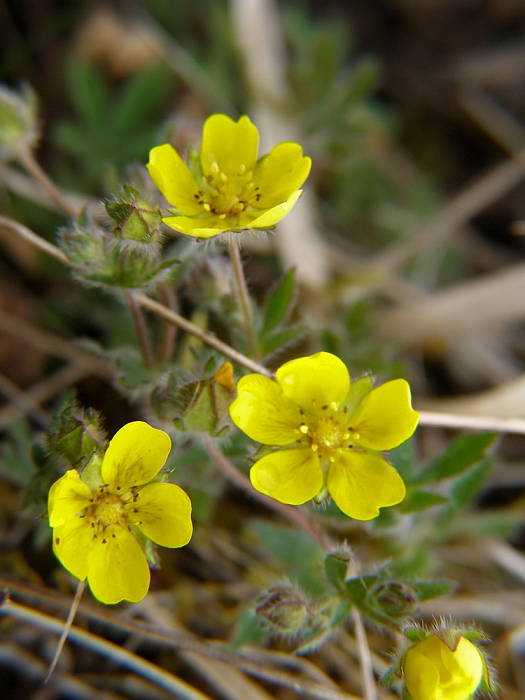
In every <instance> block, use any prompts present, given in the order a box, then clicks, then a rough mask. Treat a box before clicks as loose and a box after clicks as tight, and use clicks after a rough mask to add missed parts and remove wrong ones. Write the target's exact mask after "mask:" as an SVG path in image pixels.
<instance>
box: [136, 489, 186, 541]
mask: <svg viewBox="0 0 525 700" xmlns="http://www.w3.org/2000/svg"><path fill="white" fill-rule="evenodd" d="M127 510H128V514H129V518H130V521H131V522H133V523H135V524H136V525H137V526H138V528H139V529H140V530H142V532H143V533H144V534H145V535H146V537H148V538H149V539H150V540H153V542H155V543H156V544H160V545H162V546H163V547H183V546H184V545H185V544H188V542H189V541H190V539H191V535H192V532H193V526H192V524H191V501H190V499H189V498H188V496H187V494H186V493H185V492H184V491H183V490H182V489H181V488H180V487H179V486H176V485H175V484H166V483H153V484H147V485H146V486H144V487H143V488H141V489H140V491H139V492H138V497H137V500H136V501H135V503H132V504H130V505H129V506H128V509H127Z"/></svg>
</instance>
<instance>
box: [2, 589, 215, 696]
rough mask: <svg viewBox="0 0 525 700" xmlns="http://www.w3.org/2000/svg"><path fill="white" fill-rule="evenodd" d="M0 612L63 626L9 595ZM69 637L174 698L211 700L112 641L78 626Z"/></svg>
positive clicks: (54, 629)
mask: <svg viewBox="0 0 525 700" xmlns="http://www.w3.org/2000/svg"><path fill="white" fill-rule="evenodd" d="M0 615H7V616H9V617H12V618H15V619H17V620H20V621H21V622H26V623H28V624H30V625H34V626H36V627H39V628H40V629H43V630H46V631H47V632H51V633H52V634H59V633H60V632H61V631H62V627H63V625H62V622H60V621H59V620H55V619H54V618H53V617H51V616H50V615H45V614H44V613H41V612H38V611H36V610H33V609H31V608H28V607H26V606H25V605H20V604H19V603H15V602H14V601H12V600H10V599H9V598H6V599H4V601H3V603H2V605H1V606H0ZM69 636H70V638H71V639H72V640H73V641H74V642H77V644H81V645H82V646H84V647H87V648H88V649H92V650H93V651H96V652H98V653H99V654H103V655H104V656H107V657H109V658H110V659H112V660H113V661H115V662H117V663H120V664H122V665H123V666H125V667H127V668H129V669H131V670H133V671H135V673H138V674H139V675H142V676H144V677H145V678H149V679H150V680H151V681H153V682H154V683H157V684H158V685H159V686H161V687H162V688H165V689H166V690H168V691H170V692H172V693H173V694H174V695H175V696H176V697H179V698H182V699H183V700H210V698H209V697H208V696H207V695H204V694H203V693H201V692H200V691H198V690H197V689H196V688H193V687H192V686H190V685H189V684H188V683H186V682H185V681H183V680H182V679H180V678H176V677H175V676H173V675H172V674H170V673H167V672H166V671H164V670H162V669H161V668H159V667H158V666H155V665H154V664H152V663H150V662H149V661H146V660H145V659H142V658H141V657H140V656H137V655H136V654H133V653H132V652H131V651H128V650H127V649H124V648H123V647H121V646H118V645H117V644H113V642H110V641H108V640H107V639H103V638H102V637H98V636H97V635H94V634H91V633H90V632H86V631H84V630H81V629H79V628H78V627H71V629H70V631H69Z"/></svg>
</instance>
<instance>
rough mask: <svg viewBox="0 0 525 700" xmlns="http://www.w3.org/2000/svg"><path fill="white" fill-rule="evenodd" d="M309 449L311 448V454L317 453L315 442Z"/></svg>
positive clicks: (317, 446)
mask: <svg viewBox="0 0 525 700" xmlns="http://www.w3.org/2000/svg"><path fill="white" fill-rule="evenodd" d="M311 447H312V452H317V450H318V449H319V445H316V444H315V442H314V443H313V444H312V446H311Z"/></svg>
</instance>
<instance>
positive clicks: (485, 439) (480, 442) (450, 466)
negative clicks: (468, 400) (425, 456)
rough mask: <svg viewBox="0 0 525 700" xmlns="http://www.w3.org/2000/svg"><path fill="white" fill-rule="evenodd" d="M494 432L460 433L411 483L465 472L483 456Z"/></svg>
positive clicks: (430, 480)
mask: <svg viewBox="0 0 525 700" xmlns="http://www.w3.org/2000/svg"><path fill="white" fill-rule="evenodd" d="M496 437H497V435H496V433H481V434H478V435H460V436H459V437H457V438H456V439H455V440H454V441H453V442H452V443H451V444H450V445H449V447H447V449H446V450H444V451H443V452H441V454H439V455H438V456H437V457H436V458H435V459H433V460H432V461H431V462H430V464H429V465H428V466H427V467H426V468H425V469H423V471H422V472H421V473H420V474H418V475H417V476H416V477H415V478H414V479H413V482H412V483H415V484H429V483H431V482H436V481H443V480H444V479H450V478H451V477H453V476H456V475H457V474H461V473H462V472H465V471H466V470H467V469H469V467H472V465H474V464H476V463H477V462H479V461H480V460H482V459H483V458H484V457H485V454H486V452H487V450H488V449H489V448H490V447H491V445H492V444H493V442H494V441H495V439H496Z"/></svg>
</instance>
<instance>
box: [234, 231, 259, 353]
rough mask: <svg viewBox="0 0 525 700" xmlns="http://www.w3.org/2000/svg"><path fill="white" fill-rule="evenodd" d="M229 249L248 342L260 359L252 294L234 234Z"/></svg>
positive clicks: (251, 349)
mask: <svg viewBox="0 0 525 700" xmlns="http://www.w3.org/2000/svg"><path fill="white" fill-rule="evenodd" d="M228 250H229V252H230V260H231V263H232V268H233V277H234V279H235V286H236V288H237V296H238V297H239V301H240V303H241V308H242V314H243V319H244V334H245V336H246V342H247V344H248V347H249V349H250V352H251V354H252V356H253V357H254V358H255V359H256V360H258V359H259V356H260V355H259V344H258V343H257V336H256V335H255V330H254V327H253V314H252V308H251V306H250V294H249V292H248V285H247V284H246V277H245V276H244V268H243V265H242V260H241V252H240V250H239V241H238V238H237V237H236V236H234V234H230V238H229V241H228Z"/></svg>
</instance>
